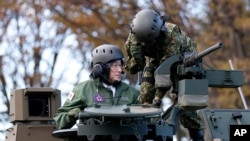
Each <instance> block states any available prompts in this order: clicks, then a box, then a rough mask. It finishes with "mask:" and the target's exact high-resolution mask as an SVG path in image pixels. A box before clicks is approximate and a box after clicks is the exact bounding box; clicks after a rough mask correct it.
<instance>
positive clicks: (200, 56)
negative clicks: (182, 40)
mask: <svg viewBox="0 0 250 141" xmlns="http://www.w3.org/2000/svg"><path fill="white" fill-rule="evenodd" d="M222 47H223V43H221V42H219V43H217V44H215V45H213V46H211V47H209V48H207V49H205V50H203V51H201V52H199V53H198V54H197V56H196V57H195V59H199V58H202V57H204V56H206V55H208V54H209V53H211V52H214V51H215V50H217V49H219V48H222Z"/></svg>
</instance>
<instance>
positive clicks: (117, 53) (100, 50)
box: [92, 44, 123, 65]
mask: <svg viewBox="0 0 250 141" xmlns="http://www.w3.org/2000/svg"><path fill="white" fill-rule="evenodd" d="M92 56H93V61H92V65H95V64H97V63H103V64H106V63H109V62H111V61H114V60H119V59H123V53H122V52H121V50H120V49H119V47H118V46H115V45H110V44H104V45H100V46H98V47H96V48H95V49H94V50H93V51H92Z"/></svg>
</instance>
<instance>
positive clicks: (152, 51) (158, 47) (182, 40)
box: [125, 23, 196, 74]
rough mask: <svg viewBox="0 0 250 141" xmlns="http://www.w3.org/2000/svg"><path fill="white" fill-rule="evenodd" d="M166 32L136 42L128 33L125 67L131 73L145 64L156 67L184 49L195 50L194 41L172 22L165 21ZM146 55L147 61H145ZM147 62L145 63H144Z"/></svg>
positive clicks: (137, 70) (142, 67)
mask: <svg viewBox="0 0 250 141" xmlns="http://www.w3.org/2000/svg"><path fill="white" fill-rule="evenodd" d="M165 26H166V29H167V34H166V35H163V36H160V37H159V38H158V39H156V40H155V41H153V42H150V43H144V42H138V41H137V40H136V38H135V36H134V35H133V34H129V36H128V39H127V41H126V44H125V48H126V51H127V54H128V58H127V60H126V63H125V69H126V70H127V71H128V72H130V73H131V74H135V73H137V72H139V71H142V70H143V69H144V67H145V66H150V67H153V68H155V69H156V68H157V67H158V66H159V64H160V63H162V62H163V61H164V60H165V59H166V58H168V57H170V56H172V55H174V54H179V53H182V52H185V51H192V52H193V51H195V52H196V42H195V41H194V40H192V39H190V38H189V37H188V36H186V35H185V33H184V32H183V31H181V30H180V28H179V27H178V26H177V25H175V24H172V23H165ZM146 57H148V58H149V59H148V60H149V61H148V62H146ZM146 63H147V64H146Z"/></svg>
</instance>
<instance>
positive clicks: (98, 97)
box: [93, 94, 105, 102]
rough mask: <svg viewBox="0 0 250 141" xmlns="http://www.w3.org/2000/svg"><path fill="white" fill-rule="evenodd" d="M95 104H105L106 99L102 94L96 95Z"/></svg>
mask: <svg viewBox="0 0 250 141" xmlns="http://www.w3.org/2000/svg"><path fill="white" fill-rule="evenodd" d="M93 99H94V102H104V101H105V98H104V96H103V95H101V94H94V98H93Z"/></svg>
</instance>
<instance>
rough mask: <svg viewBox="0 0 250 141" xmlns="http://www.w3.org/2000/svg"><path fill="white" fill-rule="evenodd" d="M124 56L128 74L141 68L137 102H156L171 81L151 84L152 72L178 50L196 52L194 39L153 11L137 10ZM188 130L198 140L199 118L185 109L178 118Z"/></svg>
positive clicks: (200, 137) (178, 52)
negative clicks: (138, 99) (125, 55)
mask: <svg viewBox="0 0 250 141" xmlns="http://www.w3.org/2000/svg"><path fill="white" fill-rule="evenodd" d="M125 47H126V50H127V54H128V59H127V60H126V63H125V69H126V70H127V71H128V72H130V73H131V74H136V73H137V72H140V71H143V76H142V79H141V82H140V85H141V90H140V102H142V103H152V102H153V101H154V102H156V103H159V102H160V101H161V98H162V97H163V96H164V95H165V93H166V92H167V91H168V90H169V89H170V88H171V87H172V82H171V80H169V82H170V83H168V84H166V85H165V86H164V87H155V86H156V85H155V78H154V71H155V70H156V69H157V67H158V66H159V65H160V64H161V63H162V62H164V60H166V59H167V58H168V57H170V56H172V55H174V54H180V53H182V52H187V51H189V52H190V51H192V52H196V42H195V41H193V40H191V39H190V38H189V37H187V36H186V35H185V34H184V33H183V32H182V31H181V30H180V28H179V27H178V26H177V25H175V24H172V23H167V22H165V19H164V18H163V17H162V16H160V15H159V14H158V13H157V12H156V11H154V10H150V9H145V10H141V11H139V12H138V13H137V14H136V15H135V17H134V18H133V21H132V23H131V32H130V34H129V36H128V39H127V41H126V44H125ZM180 121H181V123H182V124H183V125H184V127H186V128H188V129H189V133H190V136H191V138H192V139H193V141H202V140H203V132H202V130H201V129H202V124H201V120H200V117H199V116H198V115H197V113H196V111H193V112H186V114H185V115H183V116H182V117H181V118H180Z"/></svg>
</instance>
